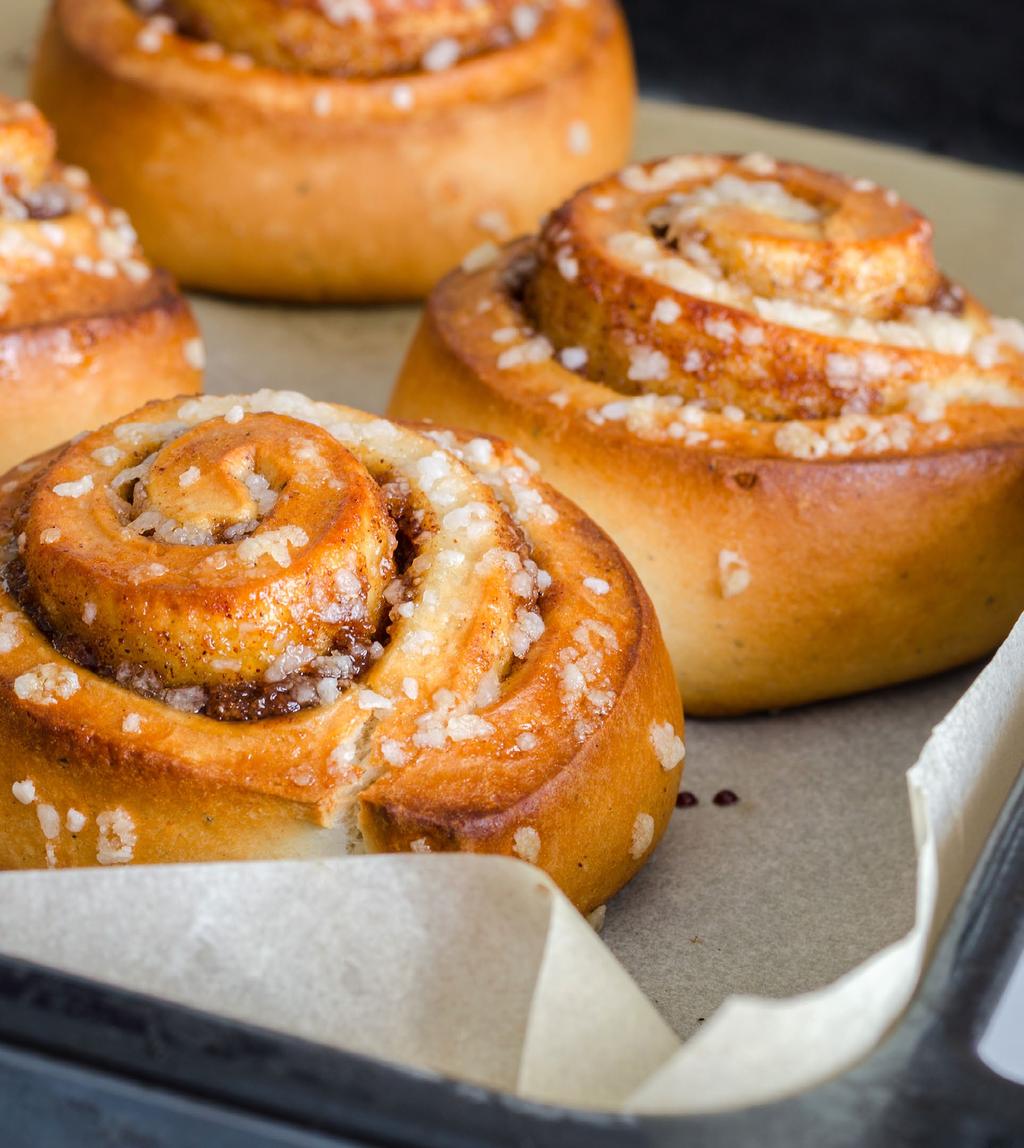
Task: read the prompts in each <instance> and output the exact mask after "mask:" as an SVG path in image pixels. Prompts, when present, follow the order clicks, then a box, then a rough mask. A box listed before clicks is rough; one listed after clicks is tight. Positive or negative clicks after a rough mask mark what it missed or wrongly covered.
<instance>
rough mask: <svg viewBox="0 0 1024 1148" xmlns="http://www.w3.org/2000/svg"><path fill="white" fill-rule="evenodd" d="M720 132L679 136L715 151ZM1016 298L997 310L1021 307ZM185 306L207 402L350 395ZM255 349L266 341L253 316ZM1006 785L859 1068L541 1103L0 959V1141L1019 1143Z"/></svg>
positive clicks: (1014, 843)
mask: <svg viewBox="0 0 1024 1148" xmlns="http://www.w3.org/2000/svg"><path fill="white" fill-rule="evenodd" d="M637 32H638V33H639V34H640V45H639V46H640V56H641V59H644V56H645V50H647V49H645V44H644V39H643V32H644V28H643V26H640V27H638V28H637ZM4 46H6V45H4ZM660 90H662V91H664V90H665V89H664V78H662V83H661V84H660ZM726 126H727V125H724V124H723V123H721V122H718V121H716V120H714V118H713V117H712V118H705V119H700V120H698V119H696V118H695V120H694V124H693V128H694V131H695V132H696V133H697V134H698V135H699V134H700V133H701V132H706V134H708V135H709V136H713V137H715V138H720V137H721V136H722V133H723V130H724V129H725V127H726ZM725 146H729V145H725ZM768 146H769V147H770V145H768ZM819 154H820V151H819ZM851 170H852V168H851ZM951 194H955V192H952V191H951ZM910 197H911V198H913V194H911V196H910ZM940 234H941V225H940ZM1011 240H1012V237H1011ZM1018 242H1019V240H1018ZM1003 258H1004V259H1006V261H1007V264H1009V263H1010V262H1011V259H1012V253H1011V252H1010V251H1007V252H1005V253H1004V254H1003ZM953 269H954V270H956V269H955V267H954V268H953ZM1013 286H1014V288H1016V284H1014V285H1013ZM1007 295H1009V292H1007ZM1020 302H1024V301H1018V300H1017V299H1008V301H1007V303H1006V305H1005V306H1006V309H1007V310H1011V311H1014V310H1015V311H1017V312H1018V313H1019V312H1020V311H1024V306H1021V305H1020ZM199 309H200V314H201V318H202V320H203V323H204V327H206V328H208V329H210V328H214V329H216V331H217V334H218V336H219V337H218V338H217V339H216V340H214V345H213V347H212V351H213V359H212V364H211V365H212V368H213V373H214V374H215V375H216V376H217V378H218V381H219V384H220V386H219V389H225V388H226V387H232V386H236V385H237V386H240V387H244V388H245V389H249V388H251V387H255V386H258V385H264V384H266V385H275V384H276V385H286V386H300V385H301V386H303V387H305V388H306V389H313V390H315V389H318V387H319V386H326V385H328V383H329V385H330V387H331V390H332V392H333V393H334V395H335V396H336V397H339V398H341V399H342V400H343V401H348V402H357V403H358V402H360V394H359V391H358V388H359V386H360V384H361V353H360V348H359V347H358V346H352V345H351V343H349V344H345V343H344V342H343V341H341V340H335V339H326V338H325V336H324V328H323V324H322V320H321V318H320V317H318V315H317V313H316V312H315V311H300V310H296V311H295V312H294V313H293V314H292V315H290V316H289V327H290V332H289V334H288V335H287V338H288V339H289V341H291V340H294V342H295V345H296V351H297V354H296V359H295V375H294V377H293V378H289V379H287V380H281V379H272V378H267V379H253V378H251V377H246V378H237V379H236V378H235V377H234V374H235V372H234V366H235V365H234V363H233V362H232V361H231V360H230V358H228V357H226V356H224V349H225V348H227V347H228V346H230V344H231V341H232V340H231V338H230V336H231V334H232V332H233V328H234V324H235V323H236V322H237V318H238V317H237V314H236V312H235V309H234V308H233V307H232V305H230V304H225V303H221V302H220V301H217V300H203V301H201V302H200V304H199ZM268 318H269V316H268ZM413 321H414V316H413V315H412V313H411V312H409V311H407V310H397V309H394V310H385V309H377V310H376V311H375V312H374V317H373V326H374V328H375V330H376V334H375V335H374V336H373V337H374V338H375V339H380V338H382V337H386V338H389V339H391V340H393V341H394V344H395V346H396V353H400V349H401V346H402V345H403V344H404V342H405V339H406V337H407V334H408V332H409V329H410V328H411V324H412V322H413ZM234 333H235V334H236V335H238V336H239V337H241V336H242V330H241V329H239V330H238V331H236V332H234ZM307 336H309V338H307ZM264 337H265V338H266V339H268V340H275V339H278V338H282V339H283V338H285V337H286V336H285V334H284V332H283V331H280V330H278V329H277V328H276V327H275V326H274V325H273V324H271V323H268V324H267V327H266V333H265V336H264ZM342 351H344V352H347V353H348V357H347V360H346V359H340V358H339V357H338V356H339V353H341V352H342ZM218 356H221V358H220V360H219V361H218ZM274 358H275V356H269V357H268V361H270V360H273V359H274ZM339 391H341V392H342V393H341V394H338V392H339ZM363 405H365V403H364V404H363ZM1022 786H1024V783H1021V782H1019V783H1018V786H1017V789H1016V791H1015V796H1014V798H1013V800H1012V801H1011V802H1010V803H1009V805H1008V807H1007V810H1006V812H1005V813H1004V815H1003V818H1002V820H1001V823H1000V828H999V829H998V831H997V832H996V833H995V834H994V835H993V837H992V839H991V841H990V844H989V847H988V850H987V852H986V855H985V858H984V859H983V861H982V862H981V863H980V864H979V866H978V869H977V871H976V873H975V876H974V878H973V879H972V882H971V885H970V887H969V889H968V891H967V892H966V893H965V895H964V897H963V898H962V900H961V903H960V906H959V909H958V911H957V913H956V914H955V916H954V918H953V919H952V921H951V923H950V925H949V926H948V929H947V932H946V934H945V938H944V941H943V944H942V946H941V947H940V950H939V952H938V954H937V956H936V958H935V960H934V961H933V963H932V965H931V967H930V971H929V974H928V976H927V978H926V981H925V983H924V985H923V986H922V988H921V990H920V992H919V994H918V997H917V1000H916V1003H915V1005H914V1006H913V1008H912V1009H911V1011H910V1012H909V1013H908V1015H907V1016H906V1018H905V1019H904V1021H903V1022H902V1023H901V1024H900V1026H899V1027H898V1029H897V1030H896V1031H895V1032H894V1033H893V1034H892V1035H891V1037H890V1038H889V1040H888V1041H887V1042H886V1043H885V1045H884V1046H883V1047H882V1048H880V1049H879V1050H878V1051H877V1052H876V1053H875V1054H874V1055H873V1056H872V1057H871V1058H870V1059H869V1060H868V1061H866V1062H865V1063H864V1064H862V1065H861V1066H860V1067H859V1068H857V1069H856V1070H854V1071H852V1072H850V1073H848V1074H847V1075H846V1076H843V1077H841V1078H839V1079H837V1080H835V1081H832V1082H831V1083H829V1084H828V1085H825V1086H822V1087H821V1088H818V1089H815V1090H813V1091H811V1092H808V1093H805V1094H803V1095H802V1096H800V1097H798V1098H796V1099H793V1100H790V1101H787V1102H784V1103H780V1104H777V1105H773V1106H765V1107H760V1108H756V1109H749V1110H746V1111H742V1112H734V1113H728V1114H722V1115H717V1116H702V1117H678V1118H634V1117H608V1116H598V1115H593V1114H583V1113H579V1112H573V1111H570V1110H565V1109H555V1108H550V1107H542V1106H538V1105H533V1104H530V1103H527V1102H524V1101H521V1100H516V1099H514V1098H511V1097H509V1096H507V1095H505V1094H500V1093H494V1092H489V1091H487V1090H485V1089H481V1088H478V1087H475V1086H469V1085H465V1084H459V1083H454V1082H447V1081H443V1080H440V1079H438V1078H437V1077H436V1076H432V1075H430V1074H426V1073H417V1072H413V1071H410V1070H407V1069H402V1068H398V1067H395V1066H393V1065H388V1064H384V1063H381V1062H377V1061H373V1060H370V1059H367V1058H364V1057H360V1056H356V1055H352V1054H348V1053H345V1052H341V1051H337V1050H334V1049H330V1048H326V1047H323V1046H318V1045H314V1044H310V1043H307V1042H303V1041H300V1040H297V1039H293V1038H290V1037H287V1036H283V1035H280V1034H277V1033H271V1032H267V1031H264V1030H259V1029H256V1028H252V1027H249V1026H246V1025H242V1024H238V1023H235V1022H232V1021H229V1020H224V1019H221V1018H217V1017H213V1016H209V1015H205V1014H201V1013H197V1012H195V1011H192V1010H189V1009H186V1008H183V1007H180V1006H176V1005H171V1004H168V1003H167V1002H162V1001H159V1000H156V999H154V998H150V997H145V996H140V995H138V994H133V993H129V992H126V991H124V990H120V989H116V988H111V987H106V986H101V985H99V984H96V983H93V982H89V981H85V980H82V979H81V978H76V977H72V976H68V975H65V974H61V973H58V972H55V971H53V970H51V969H47V968H43V967H40V966H34V965H31V964H28V963H25V962H22V961H17V960H13V959H10V958H3V957H0V1145H2V1146H6V1145H8V1144H10V1145H13V1146H19V1145H22V1144H24V1145H29V1144H31V1145H33V1146H36V1145H51V1144H52V1145H55V1146H57V1145H63V1144H76V1145H78V1144H83V1143H86V1144H93V1143H97V1144H111V1145H140V1144H146V1145H165V1144H166V1145H171V1144H174V1145H181V1144H202V1145H222V1144H223V1145H235V1144H238V1145H242V1144H245V1145H262V1144H297V1145H299V1144H318V1143H322V1144H352V1145H394V1146H399V1145H425V1146H430V1145H436V1146H438V1148H448V1146H452V1148H455V1146H463V1145H466V1146H468V1145H483V1144H494V1145H512V1144H516V1145H536V1146H537V1148H543V1146H545V1145H554V1144H558V1145H566V1146H572V1145H595V1146H597V1148H600V1146H601V1145H613V1144H614V1145H625V1146H627V1148H628V1146H629V1145H642V1144H650V1145H683V1144H714V1145H718V1144H741V1145H743V1144H758V1145H762V1144H764V1145H773V1144H787V1145H789V1144H799V1143H810V1144H819V1145H823V1146H826V1148H827V1146H829V1145H833V1144H835V1145H840V1144H867V1145H873V1144H879V1145H882V1144H885V1145H890V1144H892V1145H903V1144H907V1145H910V1144H917V1143H921V1144H929V1145H934V1144H943V1143H956V1144H968V1145H969V1144H975V1143H977V1144H992V1143H1000V1144H1011V1143H1018V1142H1019V1143H1022V1144H1024V1089H1021V1088H1019V1087H1017V1086H1015V1085H1013V1084H1011V1083H1009V1082H1008V1081H1005V1080H1003V1079H1002V1078H1000V1077H998V1076H996V1075H995V1074H994V1073H992V1072H991V1071H990V1070H989V1069H988V1068H986V1067H985V1066H984V1065H983V1064H982V1063H981V1061H980V1060H979V1059H978V1057H977V1055H976V1051H975V1049H976V1044H977V1039H978V1037H979V1035H980V1033H981V1032H982V1031H983V1029H984V1027H985V1025H986V1023H987V1020H988V1016H989V1013H990V1011H991V1008H992V1005H993V1003H994V1001H995V1000H996V999H997V997H998V995H999V993H1000V992H1001V991H1002V987H1003V985H1004V984H1005V982H1006V981H1007V979H1008V978H1009V976H1010V973H1011V972H1012V969H1013V965H1014V963H1015V960H1016V959H1017V956H1018V954H1019V953H1020V952H1021V950H1022V949H1024V929H1022V926H1021V920H1022V917H1024V914H1022V912H1021V910H1022V909H1024V791H1022ZM0 937H2V934H0Z"/></svg>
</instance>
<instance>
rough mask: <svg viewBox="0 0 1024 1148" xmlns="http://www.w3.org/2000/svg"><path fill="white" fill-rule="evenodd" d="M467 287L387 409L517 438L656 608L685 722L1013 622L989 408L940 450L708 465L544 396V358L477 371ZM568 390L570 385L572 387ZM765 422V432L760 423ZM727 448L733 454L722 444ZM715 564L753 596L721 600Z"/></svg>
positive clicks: (1001, 445)
mask: <svg viewBox="0 0 1024 1148" xmlns="http://www.w3.org/2000/svg"><path fill="white" fill-rule="evenodd" d="M480 291H481V285H480V283H479V282H477V283H473V282H470V281H469V277H466V276H461V275H458V274H456V275H453V276H452V277H450V278H449V279H448V280H446V281H445V282H444V283H442V284H441V285H440V286H439V288H438V289H437V291H436V292H435V294H434V295H433V296H432V298H431V300H430V302H429V304H428V307H427V309H426V312H425V314H424V317H423V320H422V322H421V325H420V328H419V331H418V332H417V335H416V337H415V339H414V342H413V344H412V347H411V349H410V351H409V354H408V357H407V359H406V362H405V364H404V366H403V369H402V372H401V375H400V378H399V381H398V384H397V388H396V391H395V393H394V395H393V398H392V401H391V405H390V413H391V414H392V415H393V416H396V417H405V418H411V417H418V416H421V415H423V414H425V413H427V412H429V413H430V414H431V415H432V416H433V417H435V418H437V419H438V420H439V421H443V422H446V423H451V424H454V425H463V426H473V427H474V428H477V429H479V430H481V431H485V432H487V433H491V434H496V435H501V436H503V437H505V438H508V439H510V440H512V441H513V442H518V443H520V444H521V445H522V446H524V447H525V448H526V449H528V450H529V451H530V452H531V453H533V454H534V455H535V456H536V457H537V458H538V459H539V460H540V461H541V463H542V465H543V466H544V469H545V474H546V475H547V476H548V477H549V479H550V480H551V481H552V482H553V483H554V484H555V485H556V486H558V487H559V488H560V489H562V490H565V491H566V492H567V493H568V494H569V495H570V496H571V497H573V498H574V499H575V500H576V501H577V502H579V504H580V505H582V506H583V507H585V508H586V509H587V510H588V512H589V513H590V514H592V515H593V517H594V518H595V519H596V520H597V521H598V522H599V523H600V524H601V525H602V526H603V527H604V528H605V529H606V530H607V531H608V532H609V534H610V535H611V536H612V537H614V538H615V539H616V541H617V542H618V544H619V545H620V546H621V547H622V549H623V551H624V552H625V553H626V555H627V556H628V557H629V558H630V560H631V561H632V562H633V564H634V566H635V567H636V569H637V571H638V573H639V575H640V577H641V579H642V581H643V583H644V585H645V586H646V588H647V590H648V592H649V593H650V594H651V597H652V599H653V601H654V603H655V606H656V608H657V610H658V615H659V618H660V620H661V624H662V628H663V631H664V633H665V637H666V642H667V644H668V647H669V651H670V653H671V655H672V660H673V663H674V664H675V666H676V671H677V675H678V679H679V683H680V687H681V690H682V693H683V698H684V701H685V704H686V708H687V712H688V713H690V714H695V713H696V714H708V715H721V714H733V713H742V712H745V711H748V710H754V709H767V708H774V707H781V706H791V705H798V704H803V703H806V702H810V701H814V700H816V699H820V698H827V697H833V696H837V695H842V694H848V693H853V692H856V691H860V690H866V689H872V688H876V687H879V686H884V685H889V684H893V683H897V682H901V681H906V680H908V679H912V678H915V677H919V676H922V675H925V674H931V673H935V672H938V671H940V670H944V669H947V668H949V667H952V666H955V665H959V664H961V663H964V662H968V661H970V660H972V659H974V658H977V657H980V656H981V655H983V654H985V653H986V652H988V651H989V650H991V649H992V648H994V647H995V646H996V645H997V644H998V643H999V642H1000V641H1001V640H1002V639H1003V638H1004V637H1005V635H1006V634H1007V633H1008V632H1009V630H1010V628H1011V627H1012V625H1013V622H1014V621H1015V620H1016V618H1017V617H1018V615H1019V614H1020V612H1021V610H1022V609H1024V435H1022V433H1021V426H1020V419H1019V417H1015V416H1014V414H1013V412H1010V413H1009V414H1004V413H1003V412H1000V411H998V410H993V409H992V408H978V409H977V412H976V413H975V414H973V415H972V414H971V413H969V412H968V413H964V414H963V415H962V417H961V419H960V422H959V424H956V423H954V429H955V431H956V433H955V434H954V436H953V438H952V439H951V440H950V441H948V442H946V443H945V444H943V445H942V446H941V447H934V446H932V447H929V448H928V449H925V450H921V451H916V450H915V451H912V452H910V453H902V452H899V451H890V452H889V453H888V454H887V455H886V456H884V457H880V458H856V457H851V458H846V459H821V460H816V461H803V460H798V459H793V458H787V457H785V456H782V455H780V453H779V452H778V451H777V450H774V449H773V448H771V447H770V446H766V445H765V443H764V441H762V440H758V439H756V437H755V438H753V439H752V438H751V437H750V436H747V435H745V434H744V435H739V434H738V435H737V437H736V440H735V442H730V443H729V446H728V449H722V450H719V451H710V450H707V449H700V448H687V447H685V446H683V445H681V444H678V443H672V442H652V441H648V440H645V439H642V438H638V437H636V436H635V435H633V434H631V433H630V432H629V431H628V430H626V429H625V428H624V427H622V426H621V425H612V424H609V425H604V426H600V427H598V426H595V425H593V424H592V423H590V422H589V421H588V420H587V419H585V418H583V417H582V416H581V415H580V413H579V412H574V411H573V410H572V409H566V410H560V409H558V408H557V407H556V406H553V405H552V404H551V403H550V402H549V401H548V399H547V395H548V393H550V391H552V390H553V389H555V388H554V387H553V386H552V385H551V384H550V382H549V381H548V380H549V379H550V377H551V376H550V372H552V371H558V370H561V368H559V367H558V366H557V365H555V364H552V363H547V364H541V365H539V366H538V367H535V368H532V370H534V371H535V372H538V376H537V377H538V378H540V379H543V380H544V386H543V387H541V386H538V387H536V388H533V387H530V386H526V385H524V384H523V378H522V375H521V373H517V372H507V371H506V372H502V371H498V370H496V369H495V368H494V365H493V362H491V363H490V364H489V365H484V363H483V360H482V359H481V355H480V352H479V346H480V340H479V338H477V337H476V335H475V334H474V332H473V321H472V320H471V319H468V318H467V316H469V315H471V314H472V307H473V304H474V303H475V301H476V299H477V298H478V297H479V293H480ZM572 377H573V378H575V376H572ZM768 425H769V427H770V425H771V424H768ZM734 448H735V449H734ZM722 550H741V551H742V555H743V558H744V559H745V560H746V562H747V563H748V564H749V568H750V572H751V582H750V585H749V587H748V588H747V589H746V590H745V591H744V592H743V593H741V594H739V595H737V596H735V597H731V598H728V599H726V598H724V597H723V595H722V592H721V588H720V585H719V579H718V558H719V554H720V552H721V551H722Z"/></svg>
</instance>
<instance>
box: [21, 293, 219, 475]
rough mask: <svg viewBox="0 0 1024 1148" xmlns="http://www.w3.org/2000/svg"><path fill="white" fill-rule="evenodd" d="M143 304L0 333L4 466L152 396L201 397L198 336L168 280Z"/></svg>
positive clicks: (145, 296)
mask: <svg viewBox="0 0 1024 1148" xmlns="http://www.w3.org/2000/svg"><path fill="white" fill-rule="evenodd" d="M154 280H155V283H154V285H153V287H152V288H149V289H147V290H146V291H145V292H144V293H142V294H141V297H140V299H139V302H138V303H137V304H135V305H127V306H123V307H121V308H119V309H118V310H115V311H110V312H105V313H101V314H93V315H81V316H77V317H72V318H68V319H63V320H59V321H56V322H49V323H38V324H34V325H32V326H24V327H18V328H13V329H8V330H3V331H0V409H2V410H3V412H4V422H3V427H2V428H0V469H3V470H6V469H7V468H8V467H10V466H12V465H13V464H14V463H16V462H18V461H19V460H21V459H23V458H26V457H28V456H31V455H34V454H37V453H38V452H40V451H42V450H45V449H47V448H48V447H51V446H53V445H55V444H56V443H59V442H63V441H65V440H66V439H68V438H70V437H72V436H73V435H75V434H77V433H78V432H79V431H81V430H83V429H85V428H88V427H93V426H100V425H102V424H103V423H106V422H109V421H110V420H111V419H113V418H116V417H117V416H118V415H122V414H124V412H125V411H128V410H133V409H134V408H135V407H137V406H139V405H140V404H142V403H145V402H148V401H149V400H151V399H157V398H169V397H171V396H172V395H178V394H197V393H198V392H199V391H200V390H201V389H202V371H201V369H198V368H197V367H196V366H194V365H192V364H191V363H190V362H189V361H188V359H187V358H186V352H185V347H186V344H188V343H189V341H190V340H193V339H196V338H197V337H198V334H199V331H198V328H197V326H196V323H195V319H194V318H193V316H192V312H191V310H190V309H189V306H188V303H187V302H186V301H185V299H184V298H183V297H182V296H181V295H180V294H179V293H178V292H177V290H176V289H175V288H174V284H173V283H172V281H171V279H170V277H169V276H167V275H165V274H164V273H162V272H156V273H155V274H154Z"/></svg>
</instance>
